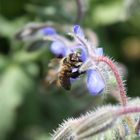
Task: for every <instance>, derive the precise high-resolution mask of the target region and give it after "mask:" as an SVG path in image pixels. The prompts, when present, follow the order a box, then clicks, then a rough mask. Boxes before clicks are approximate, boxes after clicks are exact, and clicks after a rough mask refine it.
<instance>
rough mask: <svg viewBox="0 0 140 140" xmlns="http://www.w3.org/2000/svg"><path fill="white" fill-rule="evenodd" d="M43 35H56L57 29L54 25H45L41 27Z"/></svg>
mask: <svg viewBox="0 0 140 140" xmlns="http://www.w3.org/2000/svg"><path fill="white" fill-rule="evenodd" d="M41 32H42V33H43V35H56V34H57V33H56V30H55V29H54V28H52V27H45V28H42V29H41Z"/></svg>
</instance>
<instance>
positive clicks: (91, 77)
mask: <svg viewBox="0 0 140 140" xmlns="http://www.w3.org/2000/svg"><path fill="white" fill-rule="evenodd" d="M42 31H43V32H44V34H45V35H46V36H51V38H52V40H53V42H52V44H51V47H50V50H51V52H52V53H53V54H55V55H56V56H57V57H67V56H68V55H69V54H71V53H74V52H80V54H81V60H82V62H83V65H82V66H81V67H84V66H86V65H88V64H89V65H91V66H89V67H87V68H86V69H84V70H82V71H84V72H85V73H86V85H87V88H88V90H89V92H90V93H91V94H92V95H99V94H100V93H102V91H103V90H104V89H105V81H104V79H103V77H102V75H101V73H100V72H99V70H98V63H94V64H93V63H91V61H90V54H91V53H93V54H94V56H96V57H98V56H102V55H103V49H102V48H96V47H95V45H94V44H90V43H89V42H88V41H87V40H86V38H85V35H84V32H83V30H82V29H81V28H80V26H79V25H75V26H74V27H73V32H72V33H70V35H71V36H73V38H74V43H73V44H69V43H67V42H66V40H64V39H62V37H60V36H59V35H58V34H57V32H56V31H55V29H53V28H44V29H42ZM86 45H87V46H89V47H87V46H86ZM91 51H92V52H91ZM77 80H78V79H77Z"/></svg>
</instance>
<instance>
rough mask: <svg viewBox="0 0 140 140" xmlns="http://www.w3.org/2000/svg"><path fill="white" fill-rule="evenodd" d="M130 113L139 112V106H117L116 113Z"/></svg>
mask: <svg viewBox="0 0 140 140" xmlns="http://www.w3.org/2000/svg"><path fill="white" fill-rule="evenodd" d="M130 113H140V106H125V107H121V108H119V110H118V111H117V114H118V115H119V116H120V115H126V114H130Z"/></svg>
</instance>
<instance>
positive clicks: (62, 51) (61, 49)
mask: <svg viewBox="0 0 140 140" xmlns="http://www.w3.org/2000/svg"><path fill="white" fill-rule="evenodd" d="M50 50H51V52H52V53H54V54H55V55H56V56H57V57H60V56H61V57H65V56H66V55H67V54H68V53H69V50H68V48H67V47H66V46H65V45H64V44H63V42H60V41H54V42H53V43H52V44H51V48H50Z"/></svg>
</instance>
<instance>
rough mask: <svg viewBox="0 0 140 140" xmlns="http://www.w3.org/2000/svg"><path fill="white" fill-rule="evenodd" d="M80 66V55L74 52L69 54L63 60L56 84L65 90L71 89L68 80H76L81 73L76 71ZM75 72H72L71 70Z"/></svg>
mask: <svg viewBox="0 0 140 140" xmlns="http://www.w3.org/2000/svg"><path fill="white" fill-rule="evenodd" d="M81 65H82V60H81V56H80V53H78V52H75V53H71V54H69V55H68V56H67V57H65V58H63V60H62V65H61V68H60V71H59V73H58V82H59V84H60V86H62V87H63V88H64V89H66V90H70V89H71V81H70V78H77V77H79V76H80V75H81V74H82V73H80V72H79V71H78V68H79V67H80V66H81ZM74 68H76V71H74V72H73V69H74Z"/></svg>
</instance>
